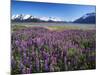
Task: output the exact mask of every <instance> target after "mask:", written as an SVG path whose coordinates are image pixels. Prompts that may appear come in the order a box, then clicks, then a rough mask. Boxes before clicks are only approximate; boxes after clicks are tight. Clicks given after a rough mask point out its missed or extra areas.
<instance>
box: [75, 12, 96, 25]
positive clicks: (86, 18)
mask: <svg viewBox="0 0 100 75" xmlns="http://www.w3.org/2000/svg"><path fill="white" fill-rule="evenodd" d="M74 23H86V24H95V23H96V13H87V14H85V15H83V16H82V17H80V18H78V19H76V20H75V21H74Z"/></svg>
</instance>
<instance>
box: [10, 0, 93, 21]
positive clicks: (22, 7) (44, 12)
mask: <svg viewBox="0 0 100 75" xmlns="http://www.w3.org/2000/svg"><path fill="white" fill-rule="evenodd" d="M11 11H12V15H16V14H31V15H33V16H39V17H43V16H46V17H58V18H61V19H62V20H64V21H73V20H75V19H77V18H79V17H81V16H83V15H84V14H86V13H91V12H95V6H90V5H73V4H56V3H43V2H42V3H41V2H25V1H12V5H11Z"/></svg>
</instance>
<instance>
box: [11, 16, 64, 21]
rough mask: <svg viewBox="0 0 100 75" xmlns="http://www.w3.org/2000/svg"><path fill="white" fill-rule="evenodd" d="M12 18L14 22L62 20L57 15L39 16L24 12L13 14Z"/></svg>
mask: <svg viewBox="0 0 100 75" xmlns="http://www.w3.org/2000/svg"><path fill="white" fill-rule="evenodd" d="M11 20H12V21H13V22H31V21H32V22H34V21H37V22H41V21H43V22H44V21H52V22H53V21H54V22H55V21H62V20H61V19H60V18H57V17H37V16H32V15H29V14H28V15H24V14H18V15H12V17H11Z"/></svg>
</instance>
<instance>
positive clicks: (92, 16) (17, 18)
mask: <svg viewBox="0 0 100 75" xmlns="http://www.w3.org/2000/svg"><path fill="white" fill-rule="evenodd" d="M11 21H12V22H67V21H63V20H61V19H60V18H57V17H37V16H33V15H24V14H18V15H12V17H11ZM71 23H86V24H95V23H96V13H87V14H85V15H83V16H82V17H80V18H78V19H76V20H74V21H73V22H71Z"/></svg>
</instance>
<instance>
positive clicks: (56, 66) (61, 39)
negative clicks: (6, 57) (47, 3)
mask: <svg viewBox="0 0 100 75" xmlns="http://www.w3.org/2000/svg"><path fill="white" fill-rule="evenodd" d="M86 26H87V27H86ZM86 26H83V27H82V26H73V25H68V26H65V25H64V26H61V25H60V26H56V25H54V26H50V25H49V26H32V25H12V26H11V73H12V74H29V73H42V72H58V71H74V70H89V69H95V68H96V30H95V26H89V25H86Z"/></svg>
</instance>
